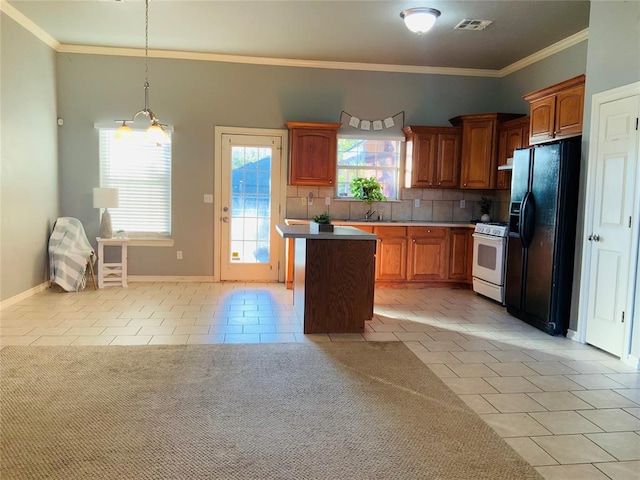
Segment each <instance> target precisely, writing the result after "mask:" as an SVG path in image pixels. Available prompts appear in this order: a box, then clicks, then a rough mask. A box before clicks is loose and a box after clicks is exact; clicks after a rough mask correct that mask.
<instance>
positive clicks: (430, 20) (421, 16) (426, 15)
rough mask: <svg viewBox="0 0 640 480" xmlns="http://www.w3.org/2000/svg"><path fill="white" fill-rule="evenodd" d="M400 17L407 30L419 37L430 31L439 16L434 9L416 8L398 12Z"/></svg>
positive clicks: (438, 12) (437, 11)
mask: <svg viewBox="0 0 640 480" xmlns="http://www.w3.org/2000/svg"><path fill="white" fill-rule="evenodd" d="M400 16H401V17H402V19H403V20H404V23H405V25H406V26H407V28H408V29H409V30H411V31H412V32H414V33H417V34H418V35H421V34H423V33H425V32H428V31H429V30H431V27H433V25H434V23H436V19H437V18H438V17H439V16H440V11H439V10H436V9H435V8H427V7H416V8H409V9H407V10H404V11H402V12H400Z"/></svg>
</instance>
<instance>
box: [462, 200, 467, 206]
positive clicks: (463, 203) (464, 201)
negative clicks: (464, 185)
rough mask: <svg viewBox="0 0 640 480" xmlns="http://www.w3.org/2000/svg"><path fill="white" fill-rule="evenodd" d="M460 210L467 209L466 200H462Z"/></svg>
mask: <svg viewBox="0 0 640 480" xmlns="http://www.w3.org/2000/svg"><path fill="white" fill-rule="evenodd" d="M460 208H467V201H466V200H460Z"/></svg>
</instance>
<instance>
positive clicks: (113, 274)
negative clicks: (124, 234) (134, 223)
mask: <svg viewBox="0 0 640 480" xmlns="http://www.w3.org/2000/svg"><path fill="white" fill-rule="evenodd" d="M96 240H97V241H98V288H104V287H110V286H118V285H122V286H123V287H127V286H128V285H127V244H128V243H129V239H128V238H101V237H96ZM104 247H120V251H121V260H120V263H105V261H104Z"/></svg>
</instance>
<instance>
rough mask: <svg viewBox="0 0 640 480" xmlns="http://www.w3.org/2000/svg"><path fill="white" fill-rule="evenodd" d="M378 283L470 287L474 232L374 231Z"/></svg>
mask: <svg viewBox="0 0 640 480" xmlns="http://www.w3.org/2000/svg"><path fill="white" fill-rule="evenodd" d="M373 233H375V234H376V235H378V248H377V252H376V282H379V283H404V282H409V283H411V282H413V283H427V284H428V283H433V284H438V283H458V284H471V281H472V277H471V264H472V260H473V237H472V234H473V229H471V228H468V227H460V228H448V227H385V226H381V227H375V228H374V229H373Z"/></svg>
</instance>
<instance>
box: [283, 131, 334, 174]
mask: <svg viewBox="0 0 640 480" xmlns="http://www.w3.org/2000/svg"><path fill="white" fill-rule="evenodd" d="M290 135H291V141H290V149H291V152H290V156H291V167H290V179H289V183H290V184H291V185H324V186H332V185H333V184H334V181H335V178H336V155H337V138H336V131H334V130H325V129H318V130H316V129H303V128H294V129H292V130H291V131H290Z"/></svg>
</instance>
